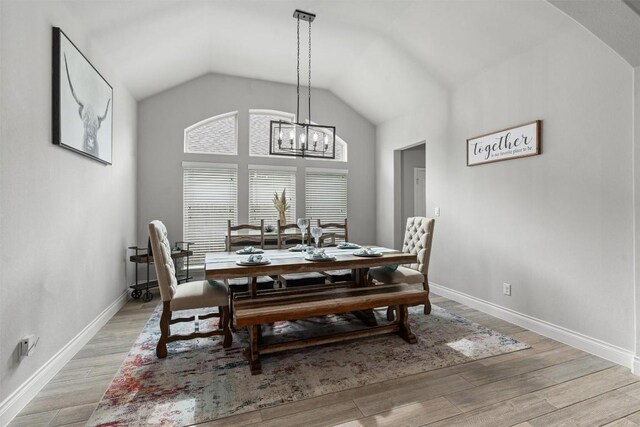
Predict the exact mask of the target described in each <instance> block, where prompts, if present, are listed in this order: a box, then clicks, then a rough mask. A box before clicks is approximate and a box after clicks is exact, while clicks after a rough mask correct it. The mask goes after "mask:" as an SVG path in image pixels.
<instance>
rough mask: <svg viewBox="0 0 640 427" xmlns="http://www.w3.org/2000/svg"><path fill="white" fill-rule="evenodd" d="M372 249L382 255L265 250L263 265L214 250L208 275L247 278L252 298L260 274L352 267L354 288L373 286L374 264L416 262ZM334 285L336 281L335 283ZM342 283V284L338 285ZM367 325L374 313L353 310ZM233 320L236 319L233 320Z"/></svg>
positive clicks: (207, 262)
mask: <svg viewBox="0 0 640 427" xmlns="http://www.w3.org/2000/svg"><path fill="white" fill-rule="evenodd" d="M368 248H369V249H370V250H372V251H373V252H374V253H377V254H379V255H376V256H359V255H357V254H358V253H359V249H353V248H351V249H340V248H338V247H327V248H323V249H324V252H325V254H326V255H327V257H328V258H335V259H332V260H308V259H306V258H305V256H306V252H304V251H302V252H297V251H292V250H291V248H290V249H265V250H263V251H262V252H261V255H262V256H263V257H265V258H268V259H269V260H270V262H269V263H268V264H264V265H248V266H247V265H238V262H242V261H243V260H246V259H247V258H248V255H247V254H238V253H237V252H211V253H207V254H206V255H205V277H206V279H208V280H224V279H234V278H245V277H246V278H248V284H249V291H248V296H249V298H255V297H256V296H257V295H258V291H257V277H259V276H272V277H276V276H278V275H283V274H292V273H308V272H323V271H331V270H351V271H352V278H353V280H352V281H350V282H349V283H348V284H349V285H351V286H355V287H364V286H370V285H371V283H370V282H369V280H367V272H368V271H369V269H370V268H372V267H381V266H394V265H401V264H411V263H415V262H416V255H415V254H409V253H405V252H401V251H398V250H395V249H390V248H385V247H380V246H369V247H368ZM332 286H335V284H332ZM338 286H339V284H338ZM354 314H356V315H357V316H358V317H359V318H360V319H361V320H362V321H363V322H365V324H367V325H369V326H371V325H375V324H376V320H375V317H374V316H373V314H372V313H354ZM232 321H233V319H232Z"/></svg>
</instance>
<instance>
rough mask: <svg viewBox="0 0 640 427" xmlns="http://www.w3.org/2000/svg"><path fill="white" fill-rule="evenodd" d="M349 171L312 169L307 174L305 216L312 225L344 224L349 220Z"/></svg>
mask: <svg viewBox="0 0 640 427" xmlns="http://www.w3.org/2000/svg"><path fill="white" fill-rule="evenodd" d="M347 178H348V176H347V171H345V170H337V169H312V168H308V169H307V170H306V172H305V216H306V217H307V218H311V224H312V225H315V224H316V223H317V220H318V219H320V220H322V222H340V223H342V222H344V219H345V218H347V181H348V179H347Z"/></svg>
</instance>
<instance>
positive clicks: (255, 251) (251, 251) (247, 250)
mask: <svg viewBox="0 0 640 427" xmlns="http://www.w3.org/2000/svg"><path fill="white" fill-rule="evenodd" d="M236 253H237V254H238V255H251V254H262V253H264V251H263V250H262V249H260V248H254V247H253V246H245V247H244V248H242V249H238V250H237V251H236Z"/></svg>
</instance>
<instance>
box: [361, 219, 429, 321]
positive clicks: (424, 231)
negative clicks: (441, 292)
mask: <svg viewBox="0 0 640 427" xmlns="http://www.w3.org/2000/svg"><path fill="white" fill-rule="evenodd" d="M434 225H435V219H433V218H425V217H412V218H407V226H406V228H405V233H404V243H403V244H402V252H405V253H409V254H416V262H415V263H414V264H407V265H402V266H398V268H397V269H395V271H394V270H393V269H390V268H388V267H376V268H372V269H370V270H369V278H370V279H373V280H374V281H376V282H378V283H383V284H396V283H409V284H422V286H423V288H424V290H425V291H427V292H429V279H428V273H429V259H430V258H431V243H432V242H433V227H434ZM429 313H431V303H430V302H429V300H428V299H427V301H426V302H425V304H424V314H429ZM387 318H388V319H389V320H393V318H394V316H393V310H392V307H389V309H388V310H387Z"/></svg>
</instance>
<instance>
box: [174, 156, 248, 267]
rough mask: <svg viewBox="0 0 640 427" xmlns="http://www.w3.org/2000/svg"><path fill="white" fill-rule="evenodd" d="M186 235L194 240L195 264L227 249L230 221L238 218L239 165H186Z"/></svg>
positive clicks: (184, 212)
mask: <svg viewBox="0 0 640 427" xmlns="http://www.w3.org/2000/svg"><path fill="white" fill-rule="evenodd" d="M183 203H184V205H183V234H184V237H183V238H184V240H185V241H187V242H193V243H194V244H193V245H192V246H191V247H192V248H193V258H191V263H192V264H194V265H200V264H203V263H204V254H205V253H207V252H214V251H223V250H224V249H225V237H224V236H225V233H226V232H227V220H231V221H232V222H233V223H236V222H237V220H238V172H237V170H236V168H235V165H214V164H211V165H203V164H194V163H184V164H183Z"/></svg>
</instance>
